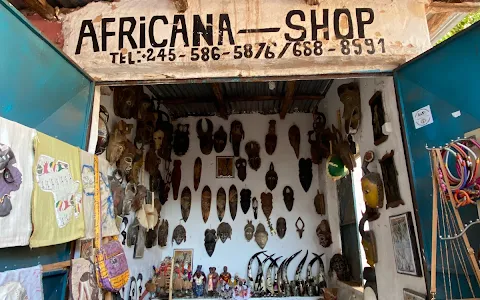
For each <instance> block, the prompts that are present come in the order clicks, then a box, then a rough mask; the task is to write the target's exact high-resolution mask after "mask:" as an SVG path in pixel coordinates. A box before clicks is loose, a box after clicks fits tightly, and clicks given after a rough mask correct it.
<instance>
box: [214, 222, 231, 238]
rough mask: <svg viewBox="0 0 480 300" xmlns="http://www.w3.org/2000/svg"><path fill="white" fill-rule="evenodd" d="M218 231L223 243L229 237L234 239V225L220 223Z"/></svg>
mask: <svg viewBox="0 0 480 300" xmlns="http://www.w3.org/2000/svg"><path fill="white" fill-rule="evenodd" d="M217 232H218V237H219V238H220V240H221V241H222V243H225V241H226V240H227V239H232V226H230V224H228V223H225V222H222V223H220V225H218V230H217Z"/></svg>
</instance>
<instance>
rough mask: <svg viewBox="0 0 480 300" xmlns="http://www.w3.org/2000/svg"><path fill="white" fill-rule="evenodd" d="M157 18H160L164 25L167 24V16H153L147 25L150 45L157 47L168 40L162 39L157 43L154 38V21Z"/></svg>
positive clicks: (165, 43)
mask: <svg viewBox="0 0 480 300" xmlns="http://www.w3.org/2000/svg"><path fill="white" fill-rule="evenodd" d="M158 20H162V21H163V24H164V25H167V24H168V20H167V17H165V16H154V17H153V18H152V19H151V20H150V25H149V26H148V36H149V38H150V45H152V47H159V48H160V47H165V46H166V45H167V43H168V41H167V39H163V40H162V42H160V43H158V42H157V41H156V40H155V22H157V21H158Z"/></svg>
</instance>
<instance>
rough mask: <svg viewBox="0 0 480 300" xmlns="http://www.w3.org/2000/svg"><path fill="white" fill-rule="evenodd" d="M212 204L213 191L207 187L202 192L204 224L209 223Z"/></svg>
mask: <svg viewBox="0 0 480 300" xmlns="http://www.w3.org/2000/svg"><path fill="white" fill-rule="evenodd" d="M211 204H212V191H211V190H210V188H209V187H208V185H206V186H205V187H204V188H203V191H202V203H201V206H202V217H203V222H205V223H207V220H208V217H209V216H210V206H211Z"/></svg>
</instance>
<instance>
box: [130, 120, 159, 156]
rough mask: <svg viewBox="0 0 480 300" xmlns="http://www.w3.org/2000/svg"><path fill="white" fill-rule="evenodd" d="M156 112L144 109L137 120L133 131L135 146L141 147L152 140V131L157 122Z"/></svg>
mask: <svg viewBox="0 0 480 300" xmlns="http://www.w3.org/2000/svg"><path fill="white" fill-rule="evenodd" d="M157 118H158V114H156V113H154V112H152V111H145V112H144V113H143V115H142V118H141V119H138V122H137V131H136V133H135V140H134V142H135V146H137V147H138V148H142V149H143V147H144V146H145V145H150V144H151V143H152V142H153V133H154V132H155V124H156V123H157Z"/></svg>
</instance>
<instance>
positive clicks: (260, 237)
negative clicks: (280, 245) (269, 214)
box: [255, 223, 268, 249]
mask: <svg viewBox="0 0 480 300" xmlns="http://www.w3.org/2000/svg"><path fill="white" fill-rule="evenodd" d="M255 242H257V244H258V246H259V247H260V249H263V248H265V246H266V245H267V242H268V233H267V231H266V230H265V226H263V224H262V223H260V224H258V225H257V230H255Z"/></svg>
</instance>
